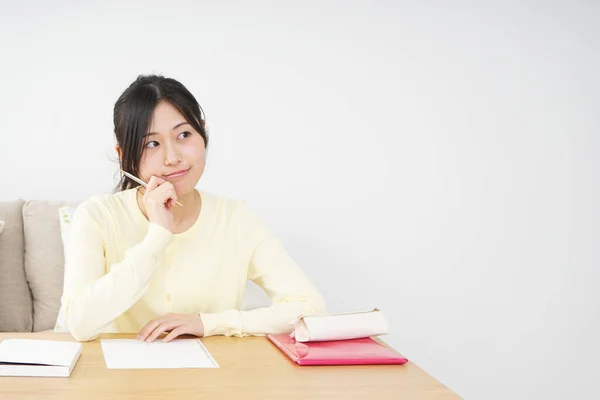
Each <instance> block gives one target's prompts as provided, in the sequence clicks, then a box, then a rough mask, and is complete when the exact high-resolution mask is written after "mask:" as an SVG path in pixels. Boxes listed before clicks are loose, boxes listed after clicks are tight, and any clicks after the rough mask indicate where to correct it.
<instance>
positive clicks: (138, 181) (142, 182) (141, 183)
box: [121, 170, 183, 207]
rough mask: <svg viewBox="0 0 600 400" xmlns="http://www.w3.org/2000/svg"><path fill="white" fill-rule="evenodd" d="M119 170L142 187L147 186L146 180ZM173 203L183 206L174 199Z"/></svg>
mask: <svg viewBox="0 0 600 400" xmlns="http://www.w3.org/2000/svg"><path fill="white" fill-rule="evenodd" d="M121 172H122V173H123V175H125V176H126V177H128V178H129V179H131V180H132V181H135V182H137V183H139V184H140V185H142V186H143V187H148V184H147V183H146V182H144V181H143V180H141V179H140V178H136V177H135V176H133V175H131V174H130V173H129V172H125V171H123V170H121ZM175 204H177V205H179V206H180V207H183V204H181V203H180V202H178V201H176V202H175Z"/></svg>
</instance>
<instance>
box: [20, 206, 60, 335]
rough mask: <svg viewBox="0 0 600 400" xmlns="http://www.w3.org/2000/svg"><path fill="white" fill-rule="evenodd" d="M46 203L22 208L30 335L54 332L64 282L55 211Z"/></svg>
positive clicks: (57, 220) (58, 228)
mask: <svg viewBox="0 0 600 400" xmlns="http://www.w3.org/2000/svg"><path fill="white" fill-rule="evenodd" d="M63 205H65V204H64V203H56V202H49V201H28V202H26V203H25V204H24V205H23V224H24V233H25V235H24V236H25V248H26V249H27V251H26V252H25V272H26V275H27V280H28V281H29V287H30V288H31V294H32V297H33V331H34V332H38V331H43V330H47V329H53V328H54V325H55V323H56V318H57V316H58V311H59V309H60V298H61V296H62V291H63V282H64V263H65V261H64V255H63V244H62V239H61V232H60V223H59V219H58V208H59V207H61V206H63Z"/></svg>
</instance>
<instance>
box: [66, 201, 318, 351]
mask: <svg viewBox="0 0 600 400" xmlns="http://www.w3.org/2000/svg"><path fill="white" fill-rule="evenodd" d="M135 192H136V189H130V190H125V191H122V192H119V193H116V194H109V195H103V196H96V197H92V198H90V199H88V200H87V201H85V202H84V203H82V204H81V205H79V206H78V207H77V209H76V211H75V213H74V216H73V221H72V227H71V233H70V240H69V243H68V244H67V247H66V248H67V252H66V253H67V254H66V263H65V281H64V292H63V296H62V304H61V315H63V316H64V319H65V321H66V325H67V329H68V330H69V331H70V332H71V334H72V335H73V337H74V338H75V339H76V340H81V341H84V340H91V339H93V338H95V337H96V336H97V335H98V334H99V333H101V332H135V333H137V332H139V330H140V329H141V328H142V327H143V326H144V325H145V324H146V323H147V322H148V321H150V320H152V319H155V318H158V317H161V316H163V315H164V314H167V313H170V312H173V313H199V315H200V318H201V319H202V322H203V324H204V332H205V336H211V335H227V336H245V335H264V334H267V333H287V332H291V330H292V329H293V322H294V321H295V319H296V318H297V317H298V316H300V315H311V314H315V313H322V312H324V311H325V304H324V301H323V298H322V296H321V295H320V294H319V293H318V292H317V290H316V289H315V287H314V286H313V285H312V284H311V282H310V281H309V279H308V278H307V277H306V276H305V275H304V274H303V273H302V271H301V270H300V268H299V267H298V266H297V265H296V263H295V262H294V261H293V260H292V259H291V258H290V257H289V255H288V254H287V253H286V251H285V250H284V248H283V246H282V244H281V241H280V240H278V239H277V238H276V237H274V236H273V235H272V234H271V233H270V232H269V230H268V229H267V228H266V227H265V225H264V224H263V223H262V222H261V221H260V220H259V219H258V218H257V217H256V216H255V215H254V214H253V213H252V212H250V211H249V209H248V208H247V207H246V206H245V205H244V204H243V203H242V202H239V201H234V200H231V199H227V198H224V197H220V196H215V195H212V194H209V193H205V192H200V195H201V196H202V210H201V212H200V215H199V217H198V219H197V221H196V222H195V223H194V225H193V226H192V227H191V228H190V229H188V230H187V231H185V232H183V233H179V234H173V233H171V232H169V231H168V230H167V229H165V228H163V227H162V226H160V225H157V224H154V223H149V222H148V220H147V219H146V218H145V216H144V215H143V214H142V212H141V210H140V209H139V207H138V204H137V201H136V196H135ZM248 279H250V280H252V281H254V282H255V283H256V284H258V285H259V286H260V287H262V288H263V289H264V290H265V292H266V293H267V294H268V295H269V297H270V298H271V300H272V301H273V305H272V306H271V307H265V308H260V309H256V310H250V311H240V310H239V308H240V305H241V302H242V297H243V294H244V288H245V286H246V281H247V280H248Z"/></svg>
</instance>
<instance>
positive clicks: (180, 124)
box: [144, 121, 189, 136]
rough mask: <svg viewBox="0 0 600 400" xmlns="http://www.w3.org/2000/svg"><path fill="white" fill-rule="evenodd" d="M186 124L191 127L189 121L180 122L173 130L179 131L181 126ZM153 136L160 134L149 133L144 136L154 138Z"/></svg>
mask: <svg viewBox="0 0 600 400" xmlns="http://www.w3.org/2000/svg"><path fill="white" fill-rule="evenodd" d="M185 124H188V125H189V122H187V121H183V122H180V123H178V124H177V125H175V126H174V127H173V128H172V129H171V130H175V129H177V128H179V127H180V126H182V125H185ZM152 135H158V133H157V132H148V133H146V134H145V135H144V136H152Z"/></svg>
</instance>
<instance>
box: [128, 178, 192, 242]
mask: <svg viewBox="0 0 600 400" xmlns="http://www.w3.org/2000/svg"><path fill="white" fill-rule="evenodd" d="M143 196H144V188H138V190H137V191H136V198H137V203H138V206H139V208H140V210H141V211H142V213H143V214H144V216H145V217H146V219H147V218H148V213H147V212H146V207H145V206H144V201H143ZM177 201H178V202H179V203H181V204H183V207H181V206H179V205H175V206H174V207H173V208H172V210H173V219H174V224H175V225H174V229H173V230H174V232H173V233H180V232H184V231H186V230H188V229H189V228H190V227H191V226H192V225H194V222H196V220H197V219H198V216H199V215H200V210H201V208H202V197H201V196H200V193H198V191H197V190H196V189H193V190H192V191H190V192H189V193H186V194H185V195H183V196H181V197H178V198H177Z"/></svg>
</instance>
